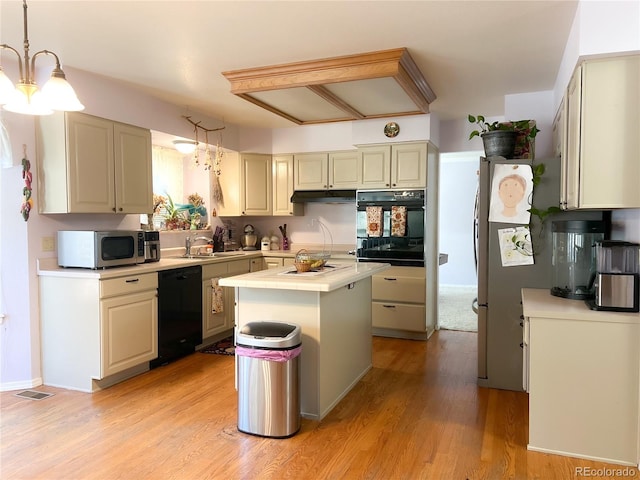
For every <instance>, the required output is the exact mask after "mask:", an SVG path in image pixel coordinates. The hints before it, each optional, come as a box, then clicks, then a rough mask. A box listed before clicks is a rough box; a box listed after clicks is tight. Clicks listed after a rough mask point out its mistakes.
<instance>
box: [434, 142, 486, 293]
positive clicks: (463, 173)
mask: <svg viewBox="0 0 640 480" xmlns="http://www.w3.org/2000/svg"><path fill="white" fill-rule="evenodd" d="M482 154H483V152H481V151H478V152H461V153H445V154H443V155H441V156H440V203H439V212H440V213H439V217H440V228H439V231H438V234H439V237H438V238H439V244H440V251H441V252H442V253H446V254H448V255H449V261H448V263H447V264H445V265H442V266H441V267H440V270H439V281H440V284H442V285H476V284H477V275H476V268H475V260H474V242H473V220H474V203H475V194H476V188H477V186H478V175H477V172H478V166H479V159H480V156H481V155H482Z"/></svg>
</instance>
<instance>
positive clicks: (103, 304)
mask: <svg viewBox="0 0 640 480" xmlns="http://www.w3.org/2000/svg"><path fill="white" fill-rule="evenodd" d="M157 287H158V275H157V273H155V272H154V273H146V274H141V275H129V276H125V277H119V278H112V279H107V280H100V279H97V278H72V277H54V276H41V277H40V319H41V333H42V377H43V383H44V384H45V385H50V386H55V387H61V388H69V389H72V390H81V391H84V392H93V391H96V390H99V389H101V388H104V387H107V386H110V385H112V384H114V383H116V382H118V381H121V380H124V379H126V378H129V377H131V376H133V375H137V374H139V373H142V372H144V371H147V370H148V369H149V361H150V360H153V359H154V358H156V357H157V356H158V296H157Z"/></svg>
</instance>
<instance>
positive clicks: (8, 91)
mask: <svg viewBox="0 0 640 480" xmlns="http://www.w3.org/2000/svg"><path fill="white" fill-rule="evenodd" d="M22 7H23V12H24V13H23V17H24V60H23V59H22V57H20V53H19V52H18V51H17V50H16V49H15V48H13V47H10V46H9V45H7V44H2V45H0V49H1V50H5V49H6V50H11V51H12V52H15V54H16V55H17V56H18V68H19V70H20V81H19V82H18V83H17V84H16V85H15V87H14V86H13V84H12V83H11V80H9V78H8V77H7V75H6V74H5V73H4V72H3V71H2V67H1V66H0V105H4V109H5V110H8V111H10V112H15V113H23V114H27V115H49V114H51V113H53V111H54V110H63V111H78V110H84V105H82V103H80V100H78V97H77V96H76V92H75V91H74V90H73V88H72V87H71V85H69V82H67V80H66V78H65V75H64V72H63V71H62V68H60V59H59V58H58V56H57V55H56V54H55V53H53V52H51V51H49V50H40V51H39V52H36V53H35V54H34V55H33V57H32V58H31V64H29V38H28V34H27V0H22ZM40 54H46V55H52V56H53V57H54V58H55V59H56V66H55V68H54V69H53V71H52V72H51V78H50V79H49V81H48V82H47V83H45V84H44V86H43V87H42V90H38V86H37V85H36V81H35V75H34V74H35V62H36V57H37V56H38V55H40Z"/></svg>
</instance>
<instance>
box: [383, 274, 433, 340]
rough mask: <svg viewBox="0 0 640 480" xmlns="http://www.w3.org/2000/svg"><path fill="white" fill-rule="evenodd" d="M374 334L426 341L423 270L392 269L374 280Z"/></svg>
mask: <svg viewBox="0 0 640 480" xmlns="http://www.w3.org/2000/svg"><path fill="white" fill-rule="evenodd" d="M371 298H372V309H371V316H372V327H373V334H374V335H379V336H390V337H400V338H426V334H427V320H426V310H425V300H426V277H425V269H424V268H422V267H391V268H389V269H387V270H385V271H384V272H382V273H380V274H377V275H374V276H373V283H372V292H371Z"/></svg>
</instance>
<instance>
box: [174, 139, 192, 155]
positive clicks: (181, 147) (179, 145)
mask: <svg viewBox="0 0 640 480" xmlns="http://www.w3.org/2000/svg"><path fill="white" fill-rule="evenodd" d="M173 146H174V147H175V148H176V150H178V151H179V152H180V153H183V154H185V155H189V154H190V153H193V152H194V150H195V149H196V147H197V146H198V142H194V141H193V140H174V141H173Z"/></svg>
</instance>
